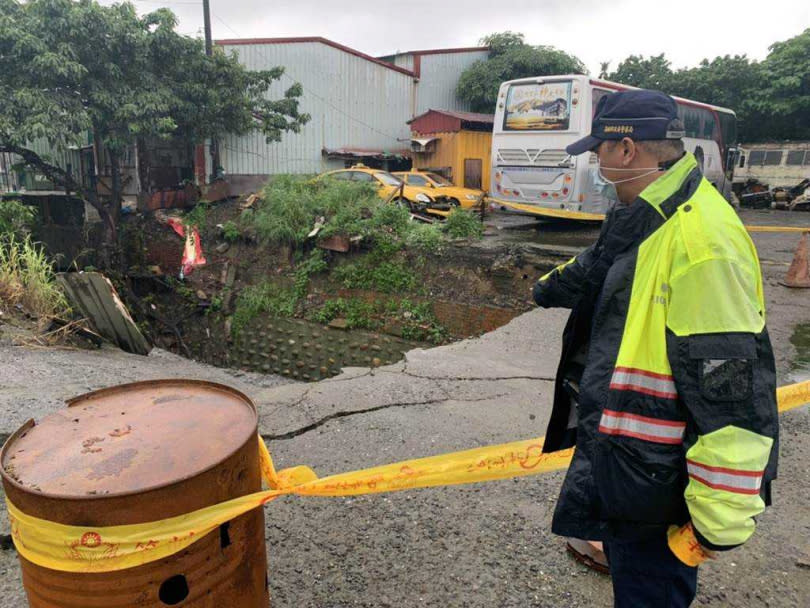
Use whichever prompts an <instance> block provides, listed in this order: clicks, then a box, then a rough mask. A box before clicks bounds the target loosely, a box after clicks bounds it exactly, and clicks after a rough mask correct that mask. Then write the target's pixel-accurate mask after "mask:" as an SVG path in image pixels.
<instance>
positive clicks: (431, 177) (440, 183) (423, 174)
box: [393, 171, 484, 209]
mask: <svg viewBox="0 0 810 608" xmlns="http://www.w3.org/2000/svg"><path fill="white" fill-rule="evenodd" d="M393 175H395V176H396V177H398V178H399V179H401V180H402V181H404V182H405V183H406V184H408V186H413V187H417V188H427V189H428V192H430V191H431V189H433V192H436V193H439V192H440V193H441V194H442V195H443V196H444V197H445V198H447V199H448V200H449V201H450V204H451V205H455V206H456V207H459V206H460V207H462V208H463V209H469V208H470V207H475V206H477V205H478V204H479V202H480V201H481V197H482V196H483V195H484V191H483V190H476V189H475V188H462V187H460V186H454V185H453V184H452V182H450V181H449V180H447V179H445V178H444V177H442V176H441V175H439V174H438V173H432V172H430V171H397V172H396V173H394V174H393Z"/></svg>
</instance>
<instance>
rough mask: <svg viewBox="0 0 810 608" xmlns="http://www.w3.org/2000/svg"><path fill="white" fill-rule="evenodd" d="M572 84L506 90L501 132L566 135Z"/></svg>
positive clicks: (521, 85)
mask: <svg viewBox="0 0 810 608" xmlns="http://www.w3.org/2000/svg"><path fill="white" fill-rule="evenodd" d="M570 114H571V81H570V80H567V81H562V82H546V83H533V82H527V83H517V84H513V85H511V86H510V87H509V92H508V93H507V94H506V108H505V110H504V113H503V116H504V119H503V130H504V131H567V130H568V128H569V119H570Z"/></svg>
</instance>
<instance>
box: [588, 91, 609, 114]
mask: <svg viewBox="0 0 810 608" xmlns="http://www.w3.org/2000/svg"><path fill="white" fill-rule="evenodd" d="M611 92H612V91H606V90H605V89H593V92H592V93H591V97H592V101H591V118H593V117H594V116H595V115H596V106H598V105H599V100H600V99H602V98H603V97H604V96H605V95H610V94H611Z"/></svg>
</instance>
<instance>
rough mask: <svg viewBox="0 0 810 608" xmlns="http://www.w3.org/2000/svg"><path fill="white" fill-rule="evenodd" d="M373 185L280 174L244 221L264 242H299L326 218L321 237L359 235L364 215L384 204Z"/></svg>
mask: <svg viewBox="0 0 810 608" xmlns="http://www.w3.org/2000/svg"><path fill="white" fill-rule="evenodd" d="M382 204H383V203H382V201H381V200H380V199H379V198H378V197H377V194H376V191H375V189H374V187H373V186H372V185H370V184H363V183H358V182H346V181H338V180H330V179H316V180H313V179H305V178H301V177H298V176H292V175H280V176H278V177H276V178H275V179H273V181H272V182H270V183H269V184H268V185H267V186H265V188H264V192H263V196H262V201H261V203H260V204H259V207H258V208H257V209H256V211H254V212H253V213H252V214H251V215H249V216H246V219H245V221H246V222H248V223H251V224H252V225H253V227H254V228H255V230H256V233H257V235H258V236H259V238H260V239H261V240H262V241H264V242H265V243H271V244H277V245H293V246H296V245H299V244H301V243H303V242H304V240H306V238H307V235H308V234H309V232H310V231H311V230H312V227H313V226H314V225H315V223H316V222H317V221H318V220H319V218H324V220H325V225H324V226H323V228H322V229H321V232H320V234H319V235H318V237H319V238H327V237H329V236H332V235H334V234H360V233H362V232H363V222H364V218H366V217H369V216H371V215H372V214H373V209H374V208H376V207H379V206H382Z"/></svg>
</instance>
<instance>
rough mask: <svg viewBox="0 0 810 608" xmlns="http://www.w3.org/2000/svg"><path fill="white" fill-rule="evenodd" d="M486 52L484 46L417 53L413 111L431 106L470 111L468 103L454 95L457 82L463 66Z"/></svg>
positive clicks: (430, 107)
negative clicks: (472, 48) (416, 80)
mask: <svg viewBox="0 0 810 608" xmlns="http://www.w3.org/2000/svg"><path fill="white" fill-rule="evenodd" d="M488 56H489V52H488V51H486V50H483V51H467V52H457V53H432V54H428V55H419V59H418V60H419V86H418V87H417V90H416V114H417V115H418V114H422V113H423V112H427V111H428V110H430V109H434V110H457V111H462V112H469V111H470V106H469V104H467V103H464V102H462V101H461V100H460V99H458V97H456V85H458V80H459V78H461V74H462V72H464V70H466V69H467V68H468V67H470V66H471V65H472V64H473V63H475V62H476V61H478V60H479V59H486V58H487V57H488ZM493 111H494V108H493Z"/></svg>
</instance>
